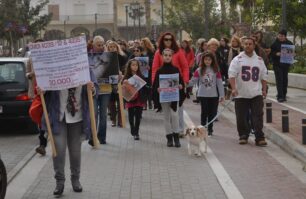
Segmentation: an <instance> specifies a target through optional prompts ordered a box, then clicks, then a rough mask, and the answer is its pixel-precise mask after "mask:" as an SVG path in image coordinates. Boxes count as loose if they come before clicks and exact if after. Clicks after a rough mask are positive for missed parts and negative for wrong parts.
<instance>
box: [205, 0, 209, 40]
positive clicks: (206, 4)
mask: <svg viewBox="0 0 306 199" xmlns="http://www.w3.org/2000/svg"><path fill="white" fill-rule="evenodd" d="M209 2H210V0H204V20H205V21H204V37H205V39H209V30H208V28H209V16H210V15H209Z"/></svg>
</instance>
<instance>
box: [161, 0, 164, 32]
mask: <svg viewBox="0 0 306 199" xmlns="http://www.w3.org/2000/svg"><path fill="white" fill-rule="evenodd" d="M161 20H162V31H164V0H161Z"/></svg>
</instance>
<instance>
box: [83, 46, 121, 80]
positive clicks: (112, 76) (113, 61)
mask: <svg viewBox="0 0 306 199" xmlns="http://www.w3.org/2000/svg"><path fill="white" fill-rule="evenodd" d="M88 59H89V64H90V67H91V69H92V70H93V72H94V74H95V76H96V77H97V81H98V83H99V84H118V76H119V61H118V55H117V53H115V52H103V53H89V54H88Z"/></svg>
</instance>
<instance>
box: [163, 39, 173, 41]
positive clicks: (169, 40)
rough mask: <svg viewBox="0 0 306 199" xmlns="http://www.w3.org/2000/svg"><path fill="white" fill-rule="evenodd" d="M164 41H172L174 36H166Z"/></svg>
mask: <svg viewBox="0 0 306 199" xmlns="http://www.w3.org/2000/svg"><path fill="white" fill-rule="evenodd" d="M164 41H172V38H164Z"/></svg>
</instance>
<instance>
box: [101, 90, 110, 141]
mask: <svg viewBox="0 0 306 199" xmlns="http://www.w3.org/2000/svg"><path fill="white" fill-rule="evenodd" d="M110 96H111V95H110V94H100V95H99V96H98V112H99V123H98V139H99V141H100V143H101V144H102V143H105V142H106V126H107V107H108V104H109V100H110Z"/></svg>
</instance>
